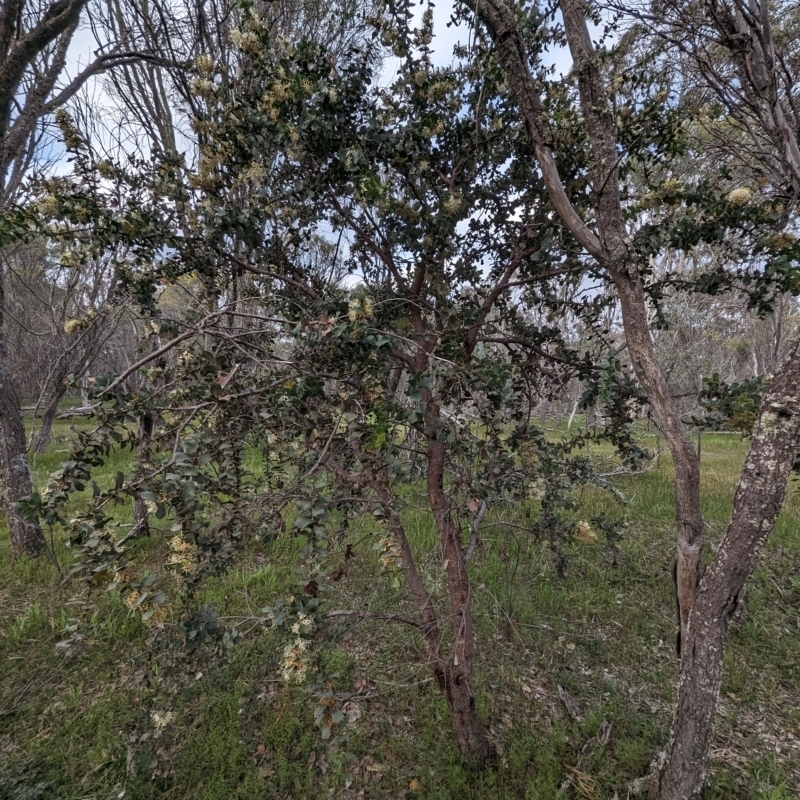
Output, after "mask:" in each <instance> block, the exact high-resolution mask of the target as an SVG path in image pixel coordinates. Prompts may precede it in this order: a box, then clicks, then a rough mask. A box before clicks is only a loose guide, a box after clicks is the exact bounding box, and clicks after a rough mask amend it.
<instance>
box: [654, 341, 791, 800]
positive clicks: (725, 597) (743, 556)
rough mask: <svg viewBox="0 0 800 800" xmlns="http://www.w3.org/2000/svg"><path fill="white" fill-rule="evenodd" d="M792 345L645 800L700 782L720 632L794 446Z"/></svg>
mask: <svg viewBox="0 0 800 800" xmlns="http://www.w3.org/2000/svg"><path fill="white" fill-rule="evenodd" d="M799 346H800V345H799V343H795V345H794V347H793V348H792V350H791V351H790V353H789V355H788V356H787V358H786V360H785V361H784V363H783V365H782V367H781V369H780V371H779V372H778V375H777V376H776V377H775V379H774V380H773V382H772V385H771V386H770V389H769V391H768V393H767V395H766V396H765V398H764V401H763V403H762V406H761V411H760V413H759V417H758V420H757V421H756V426H755V429H754V431H753V439H752V443H751V445H750V452H749V453H748V455H747V459H746V460H745V464H744V468H743V469H742V475H741V478H740V479H739V485H738V487H737V489H736V495H735V498H734V502H733V515H732V517H731V521H730V524H729V525H728V529H727V531H726V532H725V536H724V538H723V540H722V544H721V545H720V548H719V553H718V555H717V557H716V558H715V559H714V561H713V562H712V563H711V564H709V566H708V567H707V568H706V570H705V572H704V573H703V577H702V579H701V581H700V585H699V587H698V591H697V597H696V600H695V605H694V610H693V611H692V616H691V619H690V624H689V630H688V633H687V637H686V639H685V647H684V656H683V659H682V662H681V684H680V689H679V692H678V705H677V710H676V712H675V719H674V722H673V726H672V734H671V736H670V741H669V744H668V746H667V750H666V753H665V756H664V759H663V766H662V767H661V769H660V771H659V772H658V774H656V775H655V776H654V781H653V786H652V788H651V791H650V797H651V798H653V800H687V798H690V797H692V795H693V794H694V793H695V792H697V791H698V790H699V788H700V784H701V782H702V779H703V771H704V767H705V761H706V756H707V753H708V748H709V743H710V740H711V734H712V730H713V723H714V716H715V714H716V709H717V700H718V698H719V690H720V685H721V683H722V672H723V657H724V653H725V642H726V638H727V632H728V628H729V626H730V623H731V619H732V618H733V617H734V615H735V613H736V611H737V609H738V606H739V602H740V599H741V598H742V596H743V592H744V589H745V584H746V582H747V580H748V578H749V577H750V575H751V574H752V572H753V570H754V569H755V566H756V564H757V563H758V558H759V554H760V552H761V548H762V547H763V545H764V543H765V542H766V540H767V538H768V537H769V535H770V533H772V530H773V528H774V526H775V521H776V520H777V518H778V514H779V513H780V510H781V507H782V505H783V500H784V497H785V496H786V489H787V485H788V481H789V476H790V474H791V470H792V465H793V464H794V461H795V459H796V458H797V453H798V448H800V349H799Z"/></svg>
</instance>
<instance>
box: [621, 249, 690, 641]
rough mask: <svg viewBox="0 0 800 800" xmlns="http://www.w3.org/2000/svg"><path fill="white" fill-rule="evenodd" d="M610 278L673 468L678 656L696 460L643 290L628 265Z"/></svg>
mask: <svg viewBox="0 0 800 800" xmlns="http://www.w3.org/2000/svg"><path fill="white" fill-rule="evenodd" d="M613 274H614V282H615V284H616V287H617V292H618V294H619V299H620V306H621V308H622V319H623V325H624V328H625V339H626V341H627V343H628V352H629V353H630V357H631V362H632V365H633V369H634V372H635V373H636V377H637V378H638V380H639V382H640V383H641V384H642V386H643V387H644V389H645V391H646V393H647V399H648V401H649V403H650V406H651V407H652V409H653V412H654V415H655V422H656V425H657V426H658V429H659V430H660V431H661V433H663V434H664V438H665V439H666V440H667V446H668V447H669V451H670V455H671V456H672V462H673V465H674V467H675V524H676V529H677V540H678V549H677V562H676V563H677V569H676V591H677V595H678V606H679V609H680V620H679V626H678V646H677V649H678V654H679V655H680V654H681V652H682V647H681V643H682V642H683V641H685V639H686V632H687V628H688V625H689V615H690V613H691V610H692V607H693V605H694V599H695V596H696V594H697V584H698V581H699V579H700V559H701V556H702V548H703V539H704V525H703V515H702V513H701V510H700V459H699V457H698V453H697V450H696V449H695V447H694V445H693V444H692V440H691V437H690V436H689V432H688V431H687V430H686V428H685V426H684V424H683V422H682V421H681V418H680V413H679V412H678V409H677V407H676V404H675V401H674V400H673V398H672V394H671V392H670V389H669V386H668V385H667V381H666V379H665V377H664V372H663V370H662V369H661V366H660V364H659V363H658V360H657V358H656V353H655V348H654V347H653V340H652V337H651V336H650V327H649V325H648V322H647V303H646V301H645V295H644V287H643V286H642V282H641V279H640V278H639V275H638V271H636V269H635V266H633V265H631V266H629V267H628V268H627V269H626V268H622V269H616V270H615V271H614V273H613Z"/></svg>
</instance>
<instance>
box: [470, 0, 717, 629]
mask: <svg viewBox="0 0 800 800" xmlns="http://www.w3.org/2000/svg"><path fill="white" fill-rule="evenodd" d="M463 1H464V2H465V3H466V5H467V6H468V7H469V8H471V9H472V10H473V11H474V12H475V13H476V14H477V16H478V17H479V18H480V19H481V20H482V21H483V23H484V24H485V25H486V26H487V28H488V29H489V32H490V34H491V36H492V38H493V39H494V41H495V43H496V46H497V50H498V53H499V55H500V58H501V61H502V64H503V68H504V70H505V73H506V79H507V83H508V85H509V88H510V89H511V91H512V92H513V94H514V96H515V98H516V100H517V104H518V106H519V109H520V114H521V116H522V119H523V121H524V124H525V128H526V130H527V132H528V135H529V136H530V138H531V140H532V142H533V144H534V147H535V150H536V155H537V159H538V161H539V165H540V168H541V170H542V176H543V178H544V182H545V186H546V188H547V191H548V196H549V199H550V202H551V203H552V205H553V207H554V208H555V210H556V212H557V213H558V214H559V216H560V217H561V220H562V222H563V223H564V225H565V226H566V227H567V228H568V229H569V231H570V232H571V233H572V235H573V236H574V237H575V239H576V240H577V241H578V243H579V244H581V245H582V246H583V247H584V248H585V249H586V251H587V252H588V253H589V254H590V255H592V256H593V257H594V258H595V259H596V260H597V262H598V263H599V264H600V265H601V266H602V267H603V268H604V270H605V271H606V273H607V274H608V276H609V278H610V279H611V280H612V282H613V283H614V285H615V288H616V290H617V294H618V297H619V301H620V307H621V310H622V318H623V324H624V328H625V337H626V341H627V345H628V352H629V353H630V357H631V362H632V366H633V369H634V372H635V373H636V377H637V379H638V380H639V382H640V383H641V384H642V386H643V387H644V389H645V391H646V393H647V397H648V401H649V402H650V405H651V406H652V408H653V411H654V416H655V420H656V423H657V425H658V427H659V428H660V430H661V432H662V433H663V434H664V437H665V438H666V440H667V444H668V446H669V449H670V453H671V454H672V458H673V462H674V464H675V473H676V481H675V488H676V498H675V505H676V527H677V541H678V556H677V565H678V567H677V587H678V602H679V604H680V630H679V637H680V636H681V635H683V636H685V631H686V627H687V625H688V620H689V614H690V612H691V608H692V604H693V602H694V597H695V593H696V589H697V582H698V576H699V573H700V556H701V551H702V545H703V519H702V514H701V512H700V465H699V461H698V458H697V452H696V451H695V449H694V447H693V445H692V441H691V438H690V437H689V434H688V432H687V431H686V429H685V428H684V426H683V424H682V422H681V420H680V414H679V411H678V409H677V406H676V405H675V401H674V400H673V398H672V395H671V392H670V390H669V387H668V385H667V381H666V378H665V376H664V372H663V370H662V369H661V366H660V365H659V363H658V359H657V357H656V353H655V348H654V346H653V341H652V338H651V336H650V327H649V324H648V319H647V302H646V296H645V291H644V286H643V284H642V279H641V276H640V274H639V270H638V265H637V263H636V261H635V259H634V258H633V256H632V254H631V251H630V248H629V240H628V237H627V231H626V229H625V220H624V217H623V214H622V205H621V201H620V194H619V186H620V181H619V170H618V154H617V148H616V125H615V121H614V115H613V109H612V107H611V104H610V97H609V95H608V92H607V91H606V88H607V87H606V86H605V84H604V81H603V78H602V75H601V73H600V70H599V69H598V67H597V57H596V53H595V50H594V46H593V45H592V41H591V37H590V36H589V31H588V27H587V24H586V12H585V6H584V3H583V2H582V0H562V2H561V10H562V14H563V18H564V30H565V32H566V35H567V40H568V43H569V47H570V52H571V54H572V58H573V61H574V64H575V72H576V74H577V76H578V90H579V95H580V102H581V109H582V111H583V114H584V118H585V120H586V126H587V131H588V135H589V147H590V167H589V169H590V177H591V181H592V187H593V193H594V198H595V207H596V220H597V222H596V225H597V232H596V233H595V232H594V231H592V230H591V229H590V228H589V226H588V225H587V224H586V223H585V222H584V221H583V219H581V217H580V216H579V215H578V213H577V212H576V210H575V208H574V207H573V206H572V204H571V202H570V200H569V198H568V196H567V193H566V190H565V188H564V185H563V182H562V181H561V177H560V175H559V174H558V169H557V166H556V162H555V158H554V156H553V149H552V135H551V132H550V125H549V120H548V117H547V114H546V111H545V109H544V107H543V105H542V102H541V99H540V96H539V87H538V86H537V84H536V81H535V80H534V78H533V76H532V75H531V72H530V69H529V68H528V57H527V53H526V51H525V46H524V44H523V41H522V38H521V36H520V34H519V31H518V29H517V20H516V17H515V14H514V12H513V11H512V10H511V8H510V7H509V6H507V5H506V4H505V2H503V0H463Z"/></svg>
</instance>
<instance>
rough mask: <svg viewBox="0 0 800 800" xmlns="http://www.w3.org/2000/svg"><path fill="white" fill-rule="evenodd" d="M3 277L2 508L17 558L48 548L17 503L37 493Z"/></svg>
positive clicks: (0, 284) (0, 336)
mask: <svg viewBox="0 0 800 800" xmlns="http://www.w3.org/2000/svg"><path fill="white" fill-rule="evenodd" d="M2 279H3V276H2V272H0V475H2V482H3V484H2V486H3V492H2V506H3V510H4V511H5V512H6V517H7V519H8V530H9V534H10V536H11V547H12V549H13V551H14V553H15V554H16V555H36V554H37V553H39V552H41V551H42V550H43V549H44V548H45V544H46V543H45V539H44V535H43V534H42V530H41V528H40V527H39V523H38V522H36V521H34V522H30V521H28V520H25V519H23V518H22V517H21V516H20V515H19V512H18V511H17V509H16V505H17V503H18V502H19V501H20V500H22V499H23V498H25V497H27V496H28V495H29V494H30V493H31V492H32V490H33V486H32V484H31V473H30V468H29V466H28V457H27V455H26V453H27V447H26V442H25V426H24V425H23V422H22V409H21V408H20V402H19V397H18V396H17V391H16V389H15V388H14V381H13V379H12V376H11V370H10V368H9V366H8V359H7V353H6V344H5V337H4V334H3V310H4V308H5V305H4V304H5V295H4V293H3V280H2Z"/></svg>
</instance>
